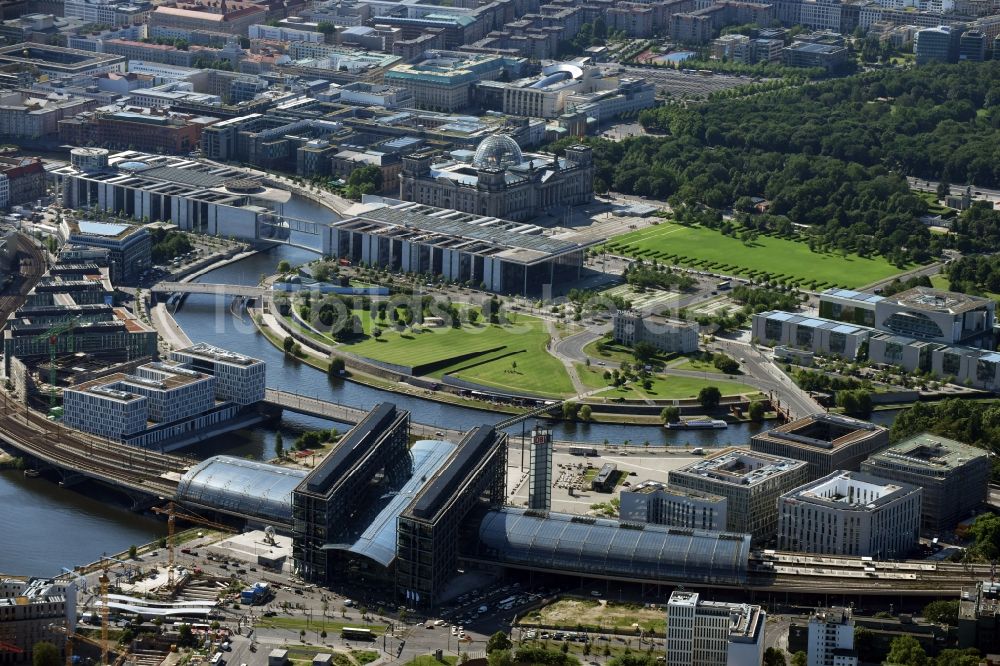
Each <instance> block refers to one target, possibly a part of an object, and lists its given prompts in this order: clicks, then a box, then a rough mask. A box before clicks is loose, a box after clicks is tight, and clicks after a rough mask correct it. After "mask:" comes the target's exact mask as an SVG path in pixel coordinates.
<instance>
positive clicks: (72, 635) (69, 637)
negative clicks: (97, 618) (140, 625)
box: [48, 623, 128, 666]
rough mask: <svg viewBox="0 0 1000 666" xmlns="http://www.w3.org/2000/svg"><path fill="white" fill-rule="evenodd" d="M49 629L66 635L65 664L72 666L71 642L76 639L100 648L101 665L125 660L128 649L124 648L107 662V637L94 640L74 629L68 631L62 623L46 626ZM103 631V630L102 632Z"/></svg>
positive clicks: (114, 665)
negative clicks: (113, 659)
mask: <svg viewBox="0 0 1000 666" xmlns="http://www.w3.org/2000/svg"><path fill="white" fill-rule="evenodd" d="M48 629H49V630H50V631H54V632H56V633H57V634H62V635H63V636H65V637H66V666H73V644H74V642H76V641H80V642H81V643H87V644H89V645H93V646H94V647H96V648H98V649H100V650H101V664H102V665H103V666H121V665H122V664H123V663H124V662H125V658H126V657H127V656H128V650H127V649H124V650H122V651H121V652H119V654H118V658H117V659H115V661H114V663H113V664H110V665H109V664H108V648H107V644H108V642H107V638H102V639H101V640H100V641H95V640H94V639H93V638H90V637H89V636H84V635H83V634H78V633H76V632H74V631H70V630H69V628H68V627H66V626H64V625H62V624H58V623H56V624H50V625H49V626H48ZM102 633H103V632H102Z"/></svg>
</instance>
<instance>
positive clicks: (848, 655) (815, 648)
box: [806, 608, 858, 666]
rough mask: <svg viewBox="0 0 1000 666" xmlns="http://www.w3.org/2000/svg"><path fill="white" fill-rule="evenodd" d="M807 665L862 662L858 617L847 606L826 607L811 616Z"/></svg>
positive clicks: (852, 665) (848, 665)
mask: <svg viewBox="0 0 1000 666" xmlns="http://www.w3.org/2000/svg"><path fill="white" fill-rule="evenodd" d="M806 654H807V655H808V661H807V662H806V664H807V666H858V653H857V651H855V649H854V618H852V617H851V611H850V609H847V608H824V609H822V610H817V611H816V612H815V613H813V615H812V617H810V618H809V650H808V651H807V652H806Z"/></svg>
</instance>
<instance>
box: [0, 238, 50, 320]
mask: <svg viewBox="0 0 1000 666" xmlns="http://www.w3.org/2000/svg"><path fill="white" fill-rule="evenodd" d="M13 238H16V239H17V253H16V255H15V256H16V257H17V258H18V270H17V274H16V275H15V276H14V279H13V280H12V281H11V283H10V284H9V285H7V288H6V289H4V291H3V294H0V328H3V326H5V325H6V322H7V317H9V316H10V314H11V313H12V312H14V310H16V309H17V308H18V307H20V306H21V304H22V303H23V302H24V299H25V298H26V297H27V295H28V292H29V291H31V290H32V288H33V287H34V286H35V284H37V283H38V280H39V279H41V277H42V274H43V273H45V268H46V266H45V255H44V254H42V251H41V249H40V248H39V247H38V246H36V245H35V244H34V242H32V240H31V239H30V238H28V237H27V236H25V235H24V234H17V235H16V236H14V237H13Z"/></svg>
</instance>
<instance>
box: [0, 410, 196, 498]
mask: <svg viewBox="0 0 1000 666" xmlns="http://www.w3.org/2000/svg"><path fill="white" fill-rule="evenodd" d="M2 410H3V411H2V414H0V438H3V439H5V440H6V441H7V442H8V443H10V444H11V445H12V446H14V447H16V448H17V449H19V450H21V451H23V452H25V453H27V454H29V455H31V456H33V457H35V458H38V459H39V460H42V461H44V462H46V463H48V464H51V465H54V466H56V467H59V468H61V469H64V470H68V471H71V472H76V473H78V474H81V475H83V476H86V477H90V478H93V479H96V480H99V481H104V482H106V483H110V484H113V485H116V486H120V487H123V488H127V489H129V490H134V491H139V492H143V493H148V494H152V495H156V496H162V497H173V496H174V494H175V493H176V491H177V481H178V478H179V475H180V474H182V473H183V472H184V470H185V469H186V468H187V467H188V466H189V463H190V461H189V460H187V459H185V458H179V457H174V456H167V455H164V454H160V453H155V452H152V451H145V450H143V449H136V448H135V447H130V446H127V445H124V444H117V443H115V442H110V441H106V440H95V439H94V438H81V437H78V433H76V432H74V431H70V430H67V429H66V428H63V427H61V426H59V425H57V424H55V423H52V422H50V421H48V420H46V419H44V418H43V417H40V416H38V415H36V414H32V413H31V412H30V411H28V410H25V409H24V408H23V407H21V406H19V405H16V404H14V403H13V402H10V401H8V400H6V399H5V400H4V402H3V407H2Z"/></svg>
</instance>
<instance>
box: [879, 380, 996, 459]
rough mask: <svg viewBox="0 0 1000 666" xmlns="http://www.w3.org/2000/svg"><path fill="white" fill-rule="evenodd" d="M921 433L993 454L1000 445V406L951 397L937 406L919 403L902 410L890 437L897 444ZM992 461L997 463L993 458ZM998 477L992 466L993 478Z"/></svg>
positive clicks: (894, 423)
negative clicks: (945, 438)
mask: <svg viewBox="0 0 1000 666" xmlns="http://www.w3.org/2000/svg"><path fill="white" fill-rule="evenodd" d="M922 432H931V433H934V434H936V435H941V436H943V437H950V438H952V439H957V440H958V441H960V442H965V443H966V444H971V445H973V446H978V447H980V448H982V449H985V450H987V451H992V452H996V450H997V446H998V445H1000V404H996V403H984V402H972V401H970V400H961V399H958V398H952V399H950V400H944V401H942V402H939V403H937V404H933V405H931V404H927V403H921V402H918V403H916V404H915V405H913V406H912V407H910V408H909V409H907V410H905V411H903V412H902V413H901V414H900V415H899V416H898V417H897V418H896V420H895V421H894V422H893V424H892V431H891V433H890V434H891V437H892V440H893V441H899V440H902V439H905V438H907V437H911V436H913V435H917V434H919V433H922ZM991 460H993V461H996V460H997V458H996V457H993V458H991ZM998 476H1000V469H998V467H997V463H996V462H994V463H993V477H994V479H996V478H998Z"/></svg>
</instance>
